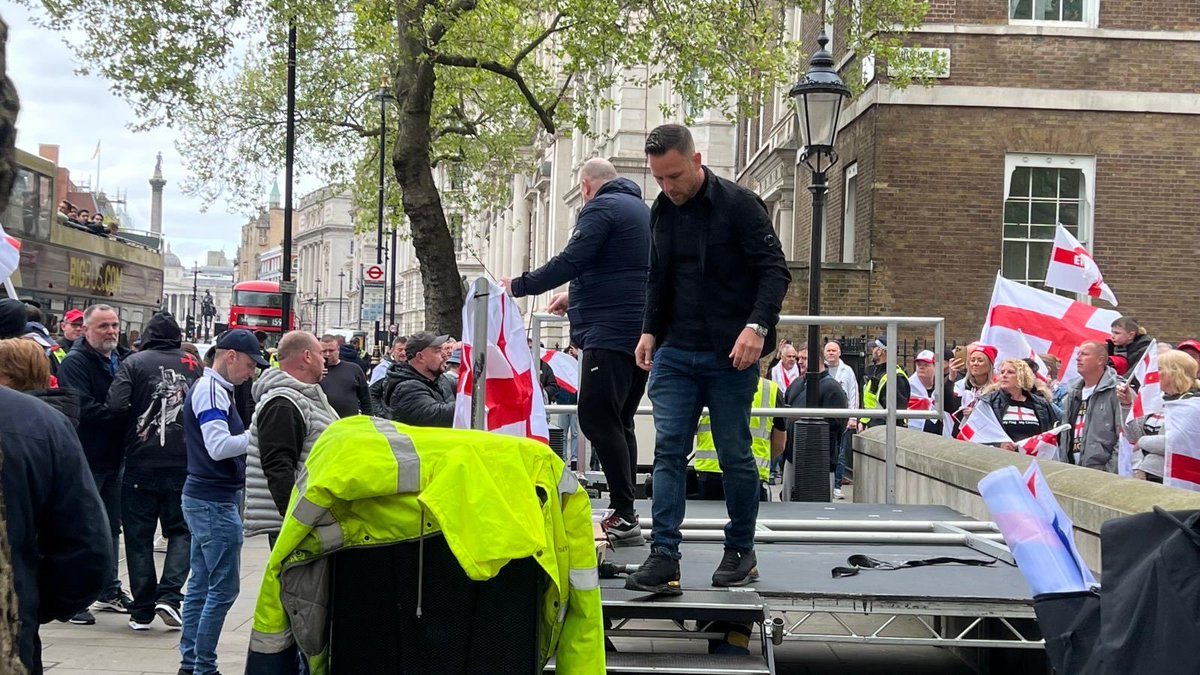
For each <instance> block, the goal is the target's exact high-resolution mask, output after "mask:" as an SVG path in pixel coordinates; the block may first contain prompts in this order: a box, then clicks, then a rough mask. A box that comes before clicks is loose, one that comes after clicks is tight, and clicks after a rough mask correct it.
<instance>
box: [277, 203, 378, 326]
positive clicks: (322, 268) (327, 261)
mask: <svg viewBox="0 0 1200 675" xmlns="http://www.w3.org/2000/svg"><path fill="white" fill-rule="evenodd" d="M352 213H353V208H352V201H351V197H350V193H349V192H348V191H341V192H339V191H337V190H336V189H335V188H333V187H330V186H325V187H322V188H319V189H317V190H314V191H312V192H310V193H308V194H306V195H304V196H303V197H301V199H300V204H299V206H298V207H297V209H296V218H295V222H296V233H295V235H294V238H293V244H292V246H293V250H294V253H295V255H296V256H297V262H296V281H297V289H296V311H297V313H298V314H297V316H298V318H299V326H300V329H301V330H307V331H313V332H318V333H319V332H321V331H324V330H326V329H328V328H334V327H337V326H336V324H337V323H338V318H339V311H340V314H341V322H342V323H343V324H346V323H347V319H348V315H347V310H348V309H349V308H350V303H349V302H348V300H347V296H346V293H347V289H348V285H349V282H350V281H351V280H350V279H347V278H346V277H345V276H339V274H342V273H345V274H346V275H347V276H349V275H350V273H349V272H348V271H347V270H346V268H347V265H348V262H349V261H350V260H352V259H353V257H354V256H355V252H356V249H357V248H361V245H360V244H359V237H356V236H355V234H354V220H353V216H352ZM280 255H281V256H282V252H281V253H280Z"/></svg>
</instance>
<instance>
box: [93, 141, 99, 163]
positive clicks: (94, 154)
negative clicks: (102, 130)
mask: <svg viewBox="0 0 1200 675" xmlns="http://www.w3.org/2000/svg"><path fill="white" fill-rule="evenodd" d="M99 156H100V141H96V151H95V152H93V153H92V159H96V158H97V157H99Z"/></svg>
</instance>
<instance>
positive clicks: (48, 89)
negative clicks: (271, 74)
mask: <svg viewBox="0 0 1200 675" xmlns="http://www.w3.org/2000/svg"><path fill="white" fill-rule="evenodd" d="M152 1H153V0H152ZM35 11H36V10H35ZM0 15H2V16H3V18H4V20H5V21H6V22H7V23H8V31H9V32H8V50H7V52H8V75H9V77H10V78H12V81H13V83H14V84H15V85H16V88H17V93H18V95H19V96H20V97H21V112H20V116H19V117H18V119H17V147H19V148H21V149H22V150H26V151H28V152H32V153H34V154H36V153H37V149H38V144H39V143H51V144H57V145H58V146H59V147H60V151H59V152H60V154H59V165H60V166H64V167H66V168H68V169H70V171H71V179H72V181H73V182H75V183H76V184H77V185H79V184H86V183H88V182H89V180H90V181H91V182H92V183H93V184H94V183H95V182H96V161H95V160H93V159H91V157H92V154H93V153H94V152H95V150H96V143H97V142H100V144H101V148H100V179H99V183H100V187H101V188H102V189H103V190H104V192H106V193H107V194H108V195H109V197H110V198H112V197H114V196H115V194H116V193H117V192H118V191H121V192H124V193H126V199H127V204H126V209H127V210H128V221H127V222H126V223H124V224H125V225H126V226H128V227H130V228H132V229H137V230H148V229H150V184H149V183H148V181H149V180H150V176H151V175H152V174H153V173H154V156H155V153H157V152H161V153H162V156H163V178H165V179H166V181H167V186H166V188H165V189H164V190H163V234H164V235H165V236H166V238H167V241H168V242H169V243H170V245H171V250H172V251H174V252H175V253H176V254H177V255H178V256H179V257H180V259H181V260H182V261H183V264H184V265H185V266H187V265H190V264H191V263H192V261H193V260H194V259H196V258H198V257H201V256H203V254H204V251H208V250H213V249H224V250H225V253H226V254H227V255H228V256H229V258H230V259H231V260H232V259H233V257H234V254H235V253H236V252H237V242H238V238H239V236H240V228H241V224H242V223H243V222H244V221H245V217H244V216H243V215H240V214H230V213H228V212H227V208H226V205H225V204H223V203H214V204H212V205H210V206H209V207H208V210H207V211H202V210H201V209H202V208H203V207H204V204H203V203H202V202H201V201H200V200H198V199H193V198H189V197H187V196H185V195H183V193H182V192H181V191H180V184H181V183H182V179H183V178H184V176H185V170H184V168H183V165H182V160H181V159H180V157H179V155H178V154H177V153H176V151H175V139H176V137H177V134H176V133H175V132H174V131H173V130H171V129H166V128H159V129H155V130H153V131H149V132H139V133H135V132H133V131H130V130H129V129H128V128H127V125H128V124H129V123H130V122H133V121H135V120H134V114H133V111H132V110H131V109H130V108H129V106H128V105H126V104H125V103H124V102H123V101H121V100H120V99H119V98H117V97H116V96H114V95H113V94H111V93H110V92H109V86H108V83H107V82H106V81H105V80H103V79H101V78H99V77H96V76H80V75H76V74H75V66H76V63H75V60H74V56H73V55H72V53H71V51H70V50H69V49H68V48H67V46H66V44H65V42H64V41H65V40H68V39H76V38H77V37H78V36H72V35H71V34H70V33H57V32H54V31H49V30H45V29H41V28H38V27H36V26H34V25H33V23H32V22H31V21H30V10H28V9H26V8H25V7H22V6H19V5H16V4H14V3H12V2H11V1H9V0H0ZM265 197H266V196H265V195H264V201H265Z"/></svg>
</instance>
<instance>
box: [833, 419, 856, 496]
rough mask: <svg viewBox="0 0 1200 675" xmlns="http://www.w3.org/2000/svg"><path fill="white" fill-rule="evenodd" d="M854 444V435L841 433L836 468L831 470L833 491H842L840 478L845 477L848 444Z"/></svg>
mask: <svg viewBox="0 0 1200 675" xmlns="http://www.w3.org/2000/svg"><path fill="white" fill-rule="evenodd" d="M853 442H854V434H853V433H851V432H850V431H848V430H847V431H843V432H842V444H841V447H839V448H838V459H837V468H836V469H834V470H833V487H834V489H835V490H841V489H842V477H843V476H845V475H846V453H848V452H850V444H851V443H853Z"/></svg>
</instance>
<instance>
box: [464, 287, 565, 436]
mask: <svg viewBox="0 0 1200 675" xmlns="http://www.w3.org/2000/svg"><path fill="white" fill-rule="evenodd" d="M489 286H490V294H489V295H488V325H487V329H488V338H487V345H486V346H484V345H480V346H476V345H473V344H472V343H471V340H472V337H473V335H474V323H475V321H474V315H475V312H474V310H473V308H472V307H471V303H472V300H471V299H470V298H468V300H467V303H466V305H464V306H463V346H462V350H463V351H462V364H461V370H460V372H459V377H458V396H457V397H456V399H455V406H454V428H455V429H470V428H471V406H472V399H473V397H472V395H471V390H472V388H473V387H474V383H475V374H474V372H472V369H473V368H474V363H473V361H474V353H475V349H477V348H482V349H486V350H487V364H486V368H487V382H486V384H485V389H484V391H485V394H486V399H487V405H486V412H485V418H486V419H485V420H484V425H483V428H484V429H486V430H488V431H492V432H495V433H498V434H507V435H509V436H523V437H525V438H532V439H535V440H539V441H541V442H543V443H549V442H550V428H549V425H548V423H547V421H546V402H545V398H544V397H543V395H542V388H541V384H540V383H539V382H538V366H537V362H536V361H534V360H533V355H532V354H531V353H530V351H529V343H528V340H527V338H526V336H525V323H524V321H522V319H521V312H520V310H518V309H517V306H516V304H514V303H513V299H512V298H511V297H510V296H509V295H508V294H507V293H506V292H505V291H504V290H503V289H501V288H500V287H499V286H497V285H496V284H489Z"/></svg>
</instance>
